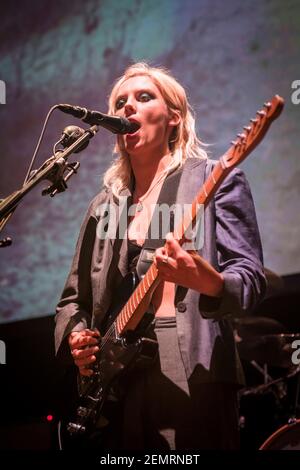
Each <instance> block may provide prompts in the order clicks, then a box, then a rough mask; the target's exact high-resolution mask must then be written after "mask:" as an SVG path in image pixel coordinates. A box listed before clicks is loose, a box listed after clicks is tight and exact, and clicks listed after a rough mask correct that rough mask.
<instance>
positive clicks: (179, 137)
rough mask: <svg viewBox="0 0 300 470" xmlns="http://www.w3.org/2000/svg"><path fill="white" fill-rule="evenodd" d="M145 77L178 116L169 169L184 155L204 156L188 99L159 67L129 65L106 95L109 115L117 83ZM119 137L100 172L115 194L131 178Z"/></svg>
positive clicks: (205, 155)
mask: <svg viewBox="0 0 300 470" xmlns="http://www.w3.org/2000/svg"><path fill="white" fill-rule="evenodd" d="M141 75H142V76H143V75H144V76H147V77H149V78H150V79H151V80H152V81H153V83H154V84H155V85H156V86H157V88H158V89H159V91H160V93H161V95H162V97H163V98H164V100H165V103H166V105H167V107H168V108H169V110H170V111H171V112H172V111H173V112H175V113H176V114H179V115H180V118H181V119H180V121H179V124H178V125H177V126H176V127H175V128H174V130H173V131H172V132H171V135H170V138H169V150H170V152H171V155H172V157H173V164H172V165H171V166H170V170H171V169H174V168H177V167H178V166H182V165H183V163H184V161H185V160H186V159H187V158H201V159H206V158H207V153H206V151H205V150H204V149H203V148H202V147H203V146H204V144H203V143H202V142H201V141H200V140H199V139H198V137H197V135H196V130H195V118H194V116H193V112H192V108H191V106H190V104H189V102H188V99H187V96H186V92H185V90H184V88H183V87H182V86H181V85H180V83H178V81H177V80H176V79H175V78H174V77H173V76H172V75H171V74H170V72H169V71H168V70H166V69H165V68H163V67H151V66H150V65H148V64H147V63H144V62H138V63H136V64H133V65H131V66H129V67H128V68H127V69H126V70H125V72H124V75H122V76H121V77H120V78H119V79H118V80H117V81H116V83H115V85H114V87H113V89H112V91H111V94H110V97H109V110H108V112H109V114H115V112H116V108H115V103H116V97H117V94H118V91H119V88H120V87H121V85H122V84H123V83H124V82H125V81H126V80H128V79H129V78H132V77H136V76H141ZM119 142H120V141H119V140H117V143H116V145H115V148H114V152H115V153H116V154H117V155H118V157H117V159H116V160H115V161H114V163H113V164H112V165H111V166H110V168H109V169H108V170H107V171H106V173H105V174H104V185H105V186H106V187H108V188H111V189H112V192H113V194H114V195H115V196H117V197H118V196H119V195H120V192H121V191H122V190H123V189H125V188H128V187H129V185H130V182H131V179H132V169H131V165H130V160H129V158H128V154H127V152H126V151H125V150H124V149H122V148H121V146H120V144H119Z"/></svg>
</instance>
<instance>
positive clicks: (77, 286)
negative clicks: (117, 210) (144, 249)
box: [55, 193, 102, 362]
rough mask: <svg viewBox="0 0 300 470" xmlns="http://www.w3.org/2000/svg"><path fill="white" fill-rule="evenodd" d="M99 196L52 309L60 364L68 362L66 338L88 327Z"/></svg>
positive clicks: (89, 322) (92, 206)
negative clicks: (59, 295) (59, 294)
mask: <svg viewBox="0 0 300 470" xmlns="http://www.w3.org/2000/svg"><path fill="white" fill-rule="evenodd" d="M101 194H102V193H100V195H98V196H96V198H94V199H93V201H92V202H91V204H90V205H89V208H88V210H87V212H86V215H85V217H84V220H83V223H82V225H81V228H80V232H79V237H78V240H77V244H76V250H75V255H74V257H73V261H72V265H71V269H70V272H69V275H68V277H67V280H66V283H65V286H64V289H63V292H62V295H61V298H60V301H59V303H58V305H57V307H56V316H55V350H56V355H57V356H58V358H59V359H61V360H63V361H64V362H69V361H71V355H70V351H69V346H68V343H67V340H66V338H67V336H68V335H69V334H70V333H71V332H72V331H81V330H83V329H85V328H89V327H90V325H91V315H92V305H93V299H92V286H91V262H92V255H93V250H94V245H95V240H96V231H97V223H98V220H97V217H96V210H95V208H96V207H97V206H98V204H99V203H100V200H101Z"/></svg>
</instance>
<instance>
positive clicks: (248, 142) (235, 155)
mask: <svg viewBox="0 0 300 470" xmlns="http://www.w3.org/2000/svg"><path fill="white" fill-rule="evenodd" d="M283 106H284V100H283V98H281V96H279V95H275V96H274V97H273V99H272V101H270V102H267V103H264V106H263V108H262V109H261V110H260V111H257V113H256V116H255V118H253V119H250V123H249V125H248V126H244V127H243V132H242V133H240V134H237V140H236V141H233V142H231V144H232V146H231V147H230V149H229V150H228V152H226V153H225V155H223V156H222V157H221V160H222V163H223V165H224V166H225V167H231V166H236V165H238V164H239V163H240V162H241V161H243V160H244V159H245V158H246V157H247V155H248V154H249V153H250V152H252V150H253V149H254V148H255V147H256V146H257V145H258V144H259V142H260V141H261V140H262V139H263V138H264V136H265V134H266V132H267V130H268V129H269V127H270V125H271V124H272V122H273V121H274V120H275V119H277V118H278V116H279V115H280V113H281V111H282V110H283Z"/></svg>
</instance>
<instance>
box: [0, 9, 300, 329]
mask: <svg viewBox="0 0 300 470" xmlns="http://www.w3.org/2000/svg"><path fill="white" fill-rule="evenodd" d="M299 18H300V4H299V2H298V1H296V0H295V1H292V0H287V1H286V2H282V1H280V0H244V1H243V2H241V1H240V0H227V1H226V2H225V1H224V0H198V1H196V0H184V1H183V0H151V1H148V0H144V1H143V0H140V1H137V0H136V1H133V0H122V1H119V0H109V1H108V0H107V1H98V0H87V1H85V2H81V1H79V0H73V2H71V4H70V3H69V2H66V1H57V2H52V1H50V0H40V1H28V0H26V1H23V2H20V1H18V2H17V1H10V2H8V3H7V4H6V5H5V6H4V5H2V7H1V26H2V27H1V32H0V80H2V82H3V83H5V85H6V87H5V89H6V104H0V122H1V126H0V142H1V191H0V194H1V196H7V195H8V194H9V193H11V192H12V191H13V190H15V189H17V188H18V187H19V186H20V185H21V184H22V181H23V179H24V176H25V172H26V168H27V166H28V164H29V161H30V158H31V155H32V153H33V149H34V147H35V144H36V141H37V138H38V135H39V133H40V130H41V125H42V122H43V120H44V118H45V116H46V113H47V111H48V109H49V108H50V107H51V106H52V105H53V104H55V103H59V102H61V103H64V102H69V103H73V104H78V105H82V106H87V107H90V108H93V109H99V110H101V111H103V112H106V110H107V107H106V100H107V95H108V94H109V91H110V88H111V85H112V83H113V81H114V80H115V79H116V78H117V77H118V76H119V75H121V73H122V71H123V70H124V68H125V67H126V66H127V65H128V64H129V63H131V62H133V61H137V60H147V61H151V63H152V64H154V65H164V66H166V67H167V68H169V69H171V70H172V72H173V73H174V74H175V76H176V77H177V78H178V79H179V80H180V81H181V82H182V83H183V85H184V86H185V87H186V88H187V90H188V94H189V97H190V101H191V103H192V104H193V105H194V109H195V112H196V116H197V129H198V134H199V136H200V137H201V138H202V139H203V140H204V141H206V142H208V143H210V144H213V145H211V147H210V150H211V156H212V157H213V158H218V157H219V156H220V155H221V154H223V153H224V152H225V150H226V149H227V148H228V146H229V143H230V141H231V140H232V139H233V138H234V136H235V134H236V133H237V132H239V131H240V130H241V128H242V126H243V125H245V124H247V122H248V120H249V118H250V117H253V115H254V114H255V112H256V110H257V109H258V108H261V106H262V104H263V102H264V101H265V100H266V99H269V98H271V97H272V96H273V94H275V93H278V94H280V95H282V96H283V97H284V98H285V100H286V108H285V111H284V114H283V115H282V116H281V117H280V119H279V120H278V121H277V122H276V123H275V124H274V125H273V126H272V128H271V130H270V132H269V134H268V135H267V136H266V138H265V139H264V141H263V142H262V143H261V144H260V146H259V147H258V149H256V150H255V152H254V153H253V154H252V155H251V156H249V157H248V159H247V160H246V161H245V162H244V163H243V164H242V168H243V169H244V170H245V172H246V175H247V177H248V179H249V181H250V184H251V187H252V191H253V196H254V200H255V204H256V209H257V216H258V221H259V225H260V230H261V235H262V241H263V246H264V254H265V264H266V266H267V267H268V268H270V269H272V270H274V271H276V272H278V273H279V274H290V273H296V272H299V270H300V251H299V243H298V242H299V232H300V217H299V203H298V201H299V196H300V194H299V179H300V158H299V155H298V148H299V145H298V139H299V135H300V132H299V131H300V119H299V117H300V105H298V106H297V105H294V104H293V103H292V101H291V94H292V91H293V90H292V88H291V84H292V82H293V81H294V80H297V79H300V70H299V56H300V54H299V52H300V39H299V38H300V20H299ZM2 82H1V83H2ZM0 101H1V100H0ZM1 103H4V102H3V100H2V101H1ZM68 124H78V122H76V121H75V120H73V119H69V118H67V117H66V116H65V115H63V114H60V113H59V112H58V111H57V112H56V113H55V114H54V115H53V117H52V119H51V121H50V124H49V126H48V128H47V132H46V136H45V139H44V141H43V145H42V148H41V151H40V153H39V158H38V161H37V163H36V167H37V166H38V165H40V164H41V163H42V161H44V160H45V159H46V158H47V157H49V156H50V155H51V154H52V152H51V149H52V145H53V143H54V142H56V141H57V140H58V137H59V136H60V134H61V131H62V129H63V128H64V127H65V126H66V125H68ZM113 140H114V137H113V136H112V135H110V134H109V133H108V132H107V131H105V130H102V131H101V132H99V133H98V135H97V136H96V137H95V138H94V139H93V141H92V142H91V144H90V146H89V147H88V148H87V149H86V150H85V151H84V152H83V153H82V154H80V156H79V159H80V162H81V169H80V170H79V174H78V175H76V176H74V177H73V179H72V180H71V182H70V184H69V189H68V190H67V192H66V193H64V194H61V195H59V196H57V197H55V198H54V199H50V198H46V197H42V196H41V189H42V186H39V187H38V188H35V190H34V191H33V192H32V193H31V194H30V195H28V196H27V197H26V199H25V200H24V201H23V202H22V204H21V205H20V207H19V208H18V209H17V211H16V213H15V214H14V216H13V217H12V220H11V222H10V223H9V224H8V226H7V228H6V229H5V231H4V232H3V236H7V235H9V236H11V237H12V238H13V245H12V246H11V247H9V248H5V249H2V250H1V253H0V259H1V270H0V286H1V293H0V305H1V307H0V312H1V313H0V321H2V322H9V321H14V320H18V319H25V318H29V317H35V316H36V317H37V316H41V315H46V314H49V313H53V312H54V308H55V305H56V303H57V301H58V298H59V296H60V293H61V291H62V288H63V284H64V281H65V278H66V275H67V272H68V269H69V267H70V263H71V258H72V254H73V251H74V246H75V242H76V238H77V235H78V230H79V226H80V223H81V221H82V218H83V216H84V212H85V210H86V208H87V205H88V202H89V200H90V199H91V198H92V196H93V195H94V194H96V192H97V191H98V190H99V188H100V187H101V175H102V174H103V172H104V170H105V169H106V168H107V167H108V165H109V164H110V163H111V161H112V158H113V156H112V146H113Z"/></svg>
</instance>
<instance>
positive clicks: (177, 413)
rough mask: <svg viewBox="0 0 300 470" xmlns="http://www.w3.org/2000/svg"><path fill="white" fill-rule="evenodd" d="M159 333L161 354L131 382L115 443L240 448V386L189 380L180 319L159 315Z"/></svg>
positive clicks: (130, 446)
mask: <svg viewBox="0 0 300 470" xmlns="http://www.w3.org/2000/svg"><path fill="white" fill-rule="evenodd" d="M155 333H156V336H157V340H158V344H159V358H158V360H157V361H156V363H155V364H154V365H153V366H152V367H151V368H149V369H147V370H141V371H139V372H136V373H135V374H132V376H131V380H129V381H128V384H127V387H128V388H127V393H126V396H125V399H124V403H123V404H122V410H121V411H120V418H121V419H120V420H119V422H118V424H117V427H116V428H115V431H114V432H112V434H111V438H110V439H109V441H110V443H111V446H112V447H114V445H116V448H122V449H126V450H145V449H147V450H156V451H157V450H161V451H168V450H188V449H191V450H193V449H194V450H203V449H215V450H218V449H220V450H222V449H223V450H225V449H226V450H227V449H228V450H230V449H238V448H239V430H238V403H237V389H236V387H235V386H234V385H232V384H224V383H201V382H199V381H197V377H193V379H192V380H190V381H187V379H186V374H185V371H184V367H183V363H182V359H181V354H180V351H179V347H178V339H177V332H176V319H175V317H167V318H159V319H157V321H156V326H155ZM117 436H118V438H117ZM114 437H115V439H114Z"/></svg>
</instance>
